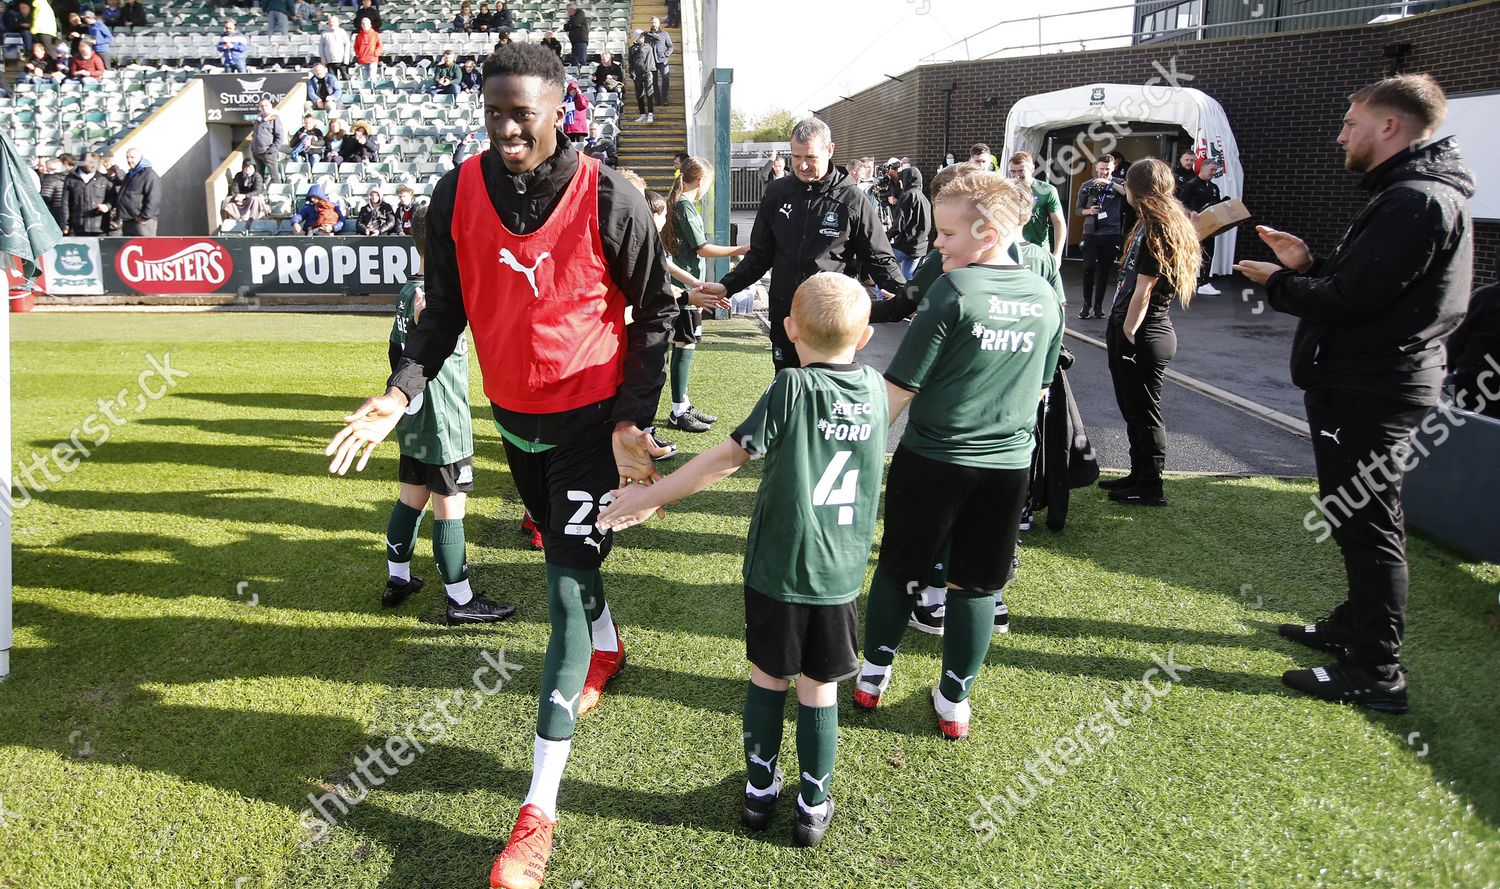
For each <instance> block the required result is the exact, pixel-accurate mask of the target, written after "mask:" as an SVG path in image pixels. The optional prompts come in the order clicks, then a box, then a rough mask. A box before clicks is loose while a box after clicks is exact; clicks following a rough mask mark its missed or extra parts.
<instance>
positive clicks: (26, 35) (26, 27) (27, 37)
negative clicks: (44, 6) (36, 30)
mask: <svg viewBox="0 0 1500 889" xmlns="http://www.w3.org/2000/svg"><path fill="white" fill-rule="evenodd" d="M0 23H3V25H4V30H5V33H7V34H18V35H20V37H21V45H22V46H25V47H30V46H31V45H32V44H33V43H34V42H36V38H35V37H34V36H32V33H31V4H30V3H27V2H26V0H19V2H17V3H16V4H15V5H14V6H7V7H6V9H5V14H4V15H3V16H0Z"/></svg>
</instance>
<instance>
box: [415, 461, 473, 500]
mask: <svg viewBox="0 0 1500 889" xmlns="http://www.w3.org/2000/svg"><path fill="white" fill-rule="evenodd" d="M396 475H397V477H398V478H400V479H401V484H403V485H417V486H419V487H423V488H426V489H427V490H429V491H431V492H432V493H434V494H442V495H444V496H445V497H446V496H452V495H454V494H467V493H469V492H471V491H473V490H474V458H472V457H465V458H463V459H462V460H459V461H458V462H457V463H449V464H447V465H445V466H439V465H436V464H433V463H423V462H422V461H421V460H418V459H417V458H416V457H408V456H406V455H405V454H402V455H401V462H400V464H399V467H398V468H397V470H396Z"/></svg>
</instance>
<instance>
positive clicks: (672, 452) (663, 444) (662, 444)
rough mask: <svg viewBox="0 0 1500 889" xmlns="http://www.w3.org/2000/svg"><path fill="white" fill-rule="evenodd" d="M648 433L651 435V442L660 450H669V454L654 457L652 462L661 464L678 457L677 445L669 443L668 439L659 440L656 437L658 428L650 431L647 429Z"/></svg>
mask: <svg viewBox="0 0 1500 889" xmlns="http://www.w3.org/2000/svg"><path fill="white" fill-rule="evenodd" d="M646 432H647V433H649V434H650V435H651V442H652V443H653V444H655V445H656V446H657V447H659V448H666V449H667V453H665V454H662V455H661V456H660V457H657V456H652V458H651V459H652V460H655V461H656V462H658V463H660V462H661V461H663V460H670V459H672V458H673V457H675V456H677V445H674V444H672V443H671V442H670V441H667V440H666V439H662V438H657V437H656V427H655V426H653V427H651V428H650V429H647V430H646Z"/></svg>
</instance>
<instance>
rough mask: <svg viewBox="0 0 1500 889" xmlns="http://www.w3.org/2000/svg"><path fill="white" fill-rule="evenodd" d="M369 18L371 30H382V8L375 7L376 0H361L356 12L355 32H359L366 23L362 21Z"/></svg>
mask: <svg viewBox="0 0 1500 889" xmlns="http://www.w3.org/2000/svg"><path fill="white" fill-rule="evenodd" d="M365 19H369V21H370V30H372V31H379V30H380V10H379V9H377V8H376V7H375V3H374V0H359V11H358V12H356V13H355V14H354V33H355V34H358V33H359V32H360V29H362V28H363V27H364V25H362V24H360V22H361V21H363V20H365Z"/></svg>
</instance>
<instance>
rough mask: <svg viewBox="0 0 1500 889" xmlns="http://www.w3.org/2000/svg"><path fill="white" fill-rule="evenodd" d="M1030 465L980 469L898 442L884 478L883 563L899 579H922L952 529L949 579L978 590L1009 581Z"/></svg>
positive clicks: (924, 577) (1018, 537)
mask: <svg viewBox="0 0 1500 889" xmlns="http://www.w3.org/2000/svg"><path fill="white" fill-rule="evenodd" d="M1030 476H1031V468H1030V467H1026V468H1023V469H978V468H975V467H972V466H959V465H958V464H956V463H943V462H940V461H938V460H932V459H929V458H927V457H923V456H922V455H920V454H918V453H916V452H915V451H911V450H908V449H907V448H906V447H904V446H902V447H898V448H896V455H895V456H894V457H892V458H891V470H890V473H889V475H887V476H886V482H885V531H884V533H883V534H882V535H881V538H880V566H881V567H882V568H884V569H885V571H886V573H887V574H889V575H890V576H891V577H892V578H893V579H895V580H896V581H898V582H900V583H906V582H908V581H921V582H922V584H923V585H925V583H926V578H927V576H928V574H929V573H930V572H931V571H932V566H933V564H934V563H935V561H936V560H937V557H938V554H939V553H940V552H941V550H942V547H943V543H944V542H945V541H947V540H948V539H949V537H950V536H951V537H952V539H953V550H952V553H951V555H950V556H949V559H948V581H949V582H950V583H952V584H954V585H956V586H959V587H961V588H963V589H966V590H973V591H975V592H987V591H989V590H998V589H1000V588H1001V587H1004V586H1005V584H1006V583H1008V582H1009V581H1010V580H1011V577H1012V574H1013V572H1014V570H1015V569H1014V568H1013V567H1012V564H1011V562H1012V559H1013V558H1014V557H1015V554H1016V544H1017V542H1018V541H1019V539H1020V526H1021V509H1022V507H1023V506H1025V505H1026V492H1027V490H1028V488H1029V486H1030V485H1029V480H1030Z"/></svg>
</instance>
